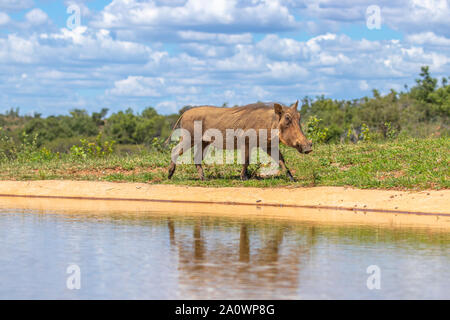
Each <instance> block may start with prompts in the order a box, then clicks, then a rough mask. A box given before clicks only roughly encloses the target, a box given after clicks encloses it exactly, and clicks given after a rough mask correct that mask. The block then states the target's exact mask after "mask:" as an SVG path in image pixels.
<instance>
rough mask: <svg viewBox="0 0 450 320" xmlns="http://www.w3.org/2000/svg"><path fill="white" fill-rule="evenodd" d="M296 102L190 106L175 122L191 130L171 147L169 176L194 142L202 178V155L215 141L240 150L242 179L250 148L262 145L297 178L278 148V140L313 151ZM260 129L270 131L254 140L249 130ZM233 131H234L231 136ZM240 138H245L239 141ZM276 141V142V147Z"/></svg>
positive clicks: (290, 175)
mask: <svg viewBox="0 0 450 320" xmlns="http://www.w3.org/2000/svg"><path fill="white" fill-rule="evenodd" d="M297 106H298V101H297V102H296V103H294V104H293V105H292V106H290V107H287V106H283V105H281V104H279V103H255V104H249V105H246V106H243V107H233V108H223V107H213V106H200V107H195V108H192V109H189V110H187V111H186V112H185V113H183V115H182V116H181V117H180V118H179V119H178V121H177V123H176V124H175V126H174V128H175V127H177V125H178V123H179V122H180V127H181V128H182V129H184V130H185V131H184V132H188V133H189V134H186V135H184V136H182V138H181V142H180V143H179V144H178V145H177V146H176V147H175V148H174V149H173V151H172V162H171V163H170V166H169V175H168V177H169V179H170V178H171V177H172V175H173V173H174V172H175V168H176V159H177V157H178V156H180V155H182V154H183V152H185V151H186V150H189V149H190V148H191V147H192V146H194V145H195V146H197V147H196V151H195V154H194V159H197V161H194V162H195V165H196V167H197V171H198V173H199V176H200V179H202V180H203V179H204V175H203V168H202V165H201V161H202V156H203V155H204V154H205V149H206V148H207V147H208V146H209V145H210V144H211V143H213V146H214V147H216V148H220V149H235V150H236V149H238V148H239V149H240V150H241V152H242V157H243V161H242V164H243V168H242V171H241V179H243V180H247V179H248V178H249V176H248V172H247V168H248V165H249V163H250V154H251V148H254V147H260V148H261V149H263V150H264V151H265V152H266V153H267V154H269V155H270V156H271V157H272V158H273V159H276V160H278V161H279V164H280V165H281V167H282V168H283V170H285V171H286V175H287V176H288V178H289V179H290V180H292V181H294V180H295V179H294V178H293V176H292V174H291V172H290V171H289V169H288V168H287V167H286V163H285V161H284V158H283V155H282V154H281V152H280V151H279V149H278V141H281V143H283V144H285V145H287V146H290V147H292V148H295V149H297V150H298V152H300V153H305V154H307V153H310V152H311V151H312V142H311V141H309V140H308V139H307V138H306V137H305V135H304V134H303V131H302V128H301V125H300V113H299V112H298V111H297ZM198 124H201V127H200V130H201V131H200V138H195V131H196V130H197V132H198V130H199V126H198ZM196 126H197V127H196ZM261 129H262V130H261ZM211 131H212V132H213V134H212V136H214V139H212V138H211V137H210V136H211V135H209V136H208V132H211ZM261 131H265V132H266V133H267V134H265V135H261V134H259V135H257V138H256V141H255V140H253V142H252V141H251V140H252V139H251V137H250V135H247V133H248V132H261ZM230 132H231V133H234V135H231V136H230ZM236 132H237V133H236ZM205 133H206V134H205ZM217 136H221V137H226V139H223V140H222V139H219V140H217V141H216V139H217ZM255 136H256V135H255ZM239 138H243V139H241V141H240V143H239V141H238V140H239ZM230 140H231V143H230ZM273 141H276V142H277V143H276V146H275V147H274V144H273ZM230 145H231V147H230ZM198 159H199V160H198ZM233 159H234V158H233Z"/></svg>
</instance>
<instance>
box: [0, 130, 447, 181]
mask: <svg viewBox="0 0 450 320" xmlns="http://www.w3.org/2000/svg"><path fill="white" fill-rule="evenodd" d="M282 152H283V154H284V156H285V159H286V163H287V166H288V167H289V168H290V169H291V171H292V173H293V175H294V176H295V177H296V179H297V182H290V181H289V180H288V179H287V178H286V176H285V175H284V173H283V172H280V173H279V174H278V175H276V176H272V177H266V178H261V177H260V176H259V175H258V172H259V171H258V170H257V165H251V166H250V168H249V171H250V174H251V175H252V179H250V180H249V181H241V180H240V179H239V174H240V170H241V166H240V165H237V164H236V165H204V166H203V167H204V171H205V178H206V180H205V181H200V180H199V179H198V176H197V170H196V169H195V166H194V165H189V164H185V165H178V166H177V170H176V172H175V174H174V176H173V178H172V180H168V179H167V166H168V165H169V161H170V154H169V153H168V152H164V153H162V152H141V153H139V154H132V155H111V156H108V157H105V158H87V159H76V158H74V157H72V156H70V155H67V154H63V155H61V157H60V158H55V159H50V160H43V159H34V160H28V161H27V160H3V161H2V162H1V163H0V179H2V180H45V179H68V180H69V179H70V180H101V181H129V182H147V183H162V184H179V185H195V186H211V187H223V186H229V187H233V186H244V187H277V186H290V187H299V186H353V187H357V188H379V189H446V188H449V187H450V182H449V181H450V179H449V178H450V166H449V164H450V161H449V160H450V159H449V158H450V138H433V139H408V140H404V141H389V142H382V143H380V142H360V143H358V144H336V145H334V144H330V145H318V146H316V147H315V149H314V152H313V153H311V154H308V155H303V154H299V153H298V152H297V151H296V150H294V149H291V148H287V147H283V148H282ZM22 159H23V158H22Z"/></svg>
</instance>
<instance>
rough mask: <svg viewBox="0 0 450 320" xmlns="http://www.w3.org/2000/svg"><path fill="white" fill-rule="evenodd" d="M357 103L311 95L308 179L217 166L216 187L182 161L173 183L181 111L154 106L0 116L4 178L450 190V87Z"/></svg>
mask: <svg viewBox="0 0 450 320" xmlns="http://www.w3.org/2000/svg"><path fill="white" fill-rule="evenodd" d="M405 89H406V91H405V92H400V93H397V92H395V91H394V90H391V92H390V93H389V94H386V95H384V96H383V95H380V93H379V92H378V91H377V90H373V97H370V98H369V97H364V98H361V99H357V100H351V101H348V100H332V99H327V98H325V97H318V98H316V99H314V100H313V99H310V98H308V97H306V98H304V99H303V103H302V108H301V111H300V112H301V114H302V122H303V128H304V129H305V133H306V134H307V136H308V137H309V138H311V139H312V140H313V141H314V142H315V148H314V149H315V150H314V152H313V153H312V154H310V155H306V156H305V155H299V154H298V153H296V151H295V150H293V149H289V148H284V149H285V150H283V152H284V154H285V158H286V160H287V163H288V166H289V167H290V168H291V171H293V173H294V175H295V176H296V178H297V179H298V182H296V183H291V182H289V181H287V180H286V179H285V178H284V175H279V176H275V177H269V178H264V179H262V178H257V177H258V168H259V167H258V166H257V165H252V166H251V167H250V170H251V173H252V174H253V176H254V177H255V179H252V180H250V181H245V182H244V181H240V180H239V179H238V176H239V170H240V168H239V166H238V165H207V166H205V173H206V178H207V181H205V182H200V181H198V180H197V174H196V170H195V167H194V166H192V165H181V166H179V169H177V172H176V174H175V176H174V178H173V180H172V181H170V182H169V181H167V179H166V167H167V166H168V164H169V161H170V153H169V152H170V151H169V150H170V148H167V147H165V146H164V145H163V143H162V142H163V141H164V140H165V139H166V138H167V137H168V136H169V135H170V132H171V130H172V127H173V125H174V123H175V122H176V120H177V119H178V117H179V116H180V114H181V113H182V112H184V111H185V110H187V109H188V108H189V106H186V107H184V108H183V109H182V110H181V111H180V113H179V114H172V115H168V116H163V115H160V114H158V113H157V112H156V111H155V110H154V109H153V108H151V107H149V108H146V109H145V110H143V111H142V112H141V113H138V114H136V113H134V112H133V111H132V110H131V109H128V110H126V111H125V112H123V111H120V112H116V113H113V114H111V115H110V116H109V117H107V114H108V109H106V108H104V109H102V110H101V111H100V112H94V113H92V114H90V115H89V114H88V113H87V112H86V111H84V110H78V109H75V110H73V111H71V112H70V114H69V115H60V116H49V117H46V118H43V117H42V116H41V115H40V114H34V115H33V116H30V115H20V114H19V110H18V109H11V110H10V111H8V112H6V113H5V114H0V167H1V173H0V174H1V177H0V179H89V180H92V179H100V180H110V181H141V182H153V183H178V184H193V185H196V184H200V185H211V186H225V185H227V186H235V185H242V186H277V185H293V186H301V185H308V186H311V185H351V186H356V187H362V188H363V187H368V188H369V187H370V188H406V189H414V188H419V189H424V188H437V189H439V188H449V180H450V179H449V176H450V172H449V167H450V166H449V152H448V150H450V138H449V133H450V129H449V119H450V85H448V84H447V79H445V78H444V79H442V81H441V85H438V80H437V79H435V78H432V77H431V75H430V74H429V70H428V67H423V68H422V70H421V73H420V77H419V78H418V79H417V80H416V85H415V86H414V87H412V88H411V89H410V90H409V89H408V88H406V87H405Z"/></svg>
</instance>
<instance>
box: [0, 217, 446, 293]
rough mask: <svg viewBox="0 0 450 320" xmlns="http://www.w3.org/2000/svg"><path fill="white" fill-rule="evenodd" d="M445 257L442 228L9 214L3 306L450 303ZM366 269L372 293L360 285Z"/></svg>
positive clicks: (1, 232)
mask: <svg viewBox="0 0 450 320" xmlns="http://www.w3.org/2000/svg"><path fill="white" fill-rule="evenodd" d="M449 249H450V232H448V231H447V232H445V231H432V230H427V229H417V228H416V229H390V228H377V227H369V226H358V225H355V226H336V225H323V224H322V225H318V224H310V223H300V222H292V221H283V220H271V219H261V220H257V219H232V218H219V217H209V216H202V215H196V216H180V215H174V216H171V215H169V214H164V215H161V214H156V213H147V214H142V213H139V214H110V215H105V214H102V215H95V214H62V213H46V214H43V213H37V212H23V211H18V210H16V211H14V210H9V211H3V212H0V298H1V299H13V298H27V299H28V298H32V299H78V298H83V299H136V298H140V299H196V298H202V299H217V298H220V299H310V298H324V299H388V298H400V299H406V298H417V299H443V298H445V299H449V298H450V250H449ZM72 264H75V265H77V266H79V268H80V281H81V282H80V283H81V288H80V289H79V290H76V289H74V290H69V289H68V288H67V279H68V277H71V276H73V274H71V273H69V274H68V273H67V268H68V267H69V266H70V265H72ZM370 265H376V266H378V267H379V270H380V286H381V287H380V289H373V290H369V289H368V287H367V279H368V277H369V276H371V274H368V273H367V268H368V266H370Z"/></svg>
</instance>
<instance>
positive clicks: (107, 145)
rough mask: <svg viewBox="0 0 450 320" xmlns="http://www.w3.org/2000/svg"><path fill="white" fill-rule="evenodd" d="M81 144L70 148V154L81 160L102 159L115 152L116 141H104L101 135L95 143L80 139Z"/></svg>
mask: <svg viewBox="0 0 450 320" xmlns="http://www.w3.org/2000/svg"><path fill="white" fill-rule="evenodd" d="M80 142H81V144H79V145H73V146H72V147H71V148H70V154H71V155H72V156H73V157H75V158H79V159H86V158H101V157H105V156H108V155H110V154H112V153H113V152H114V145H115V143H116V142H115V141H114V140H111V141H104V140H102V134H101V133H100V134H99V135H98V136H97V137H96V138H95V141H93V142H89V141H88V140H87V139H80Z"/></svg>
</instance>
